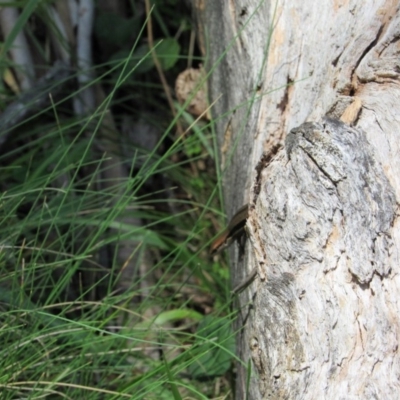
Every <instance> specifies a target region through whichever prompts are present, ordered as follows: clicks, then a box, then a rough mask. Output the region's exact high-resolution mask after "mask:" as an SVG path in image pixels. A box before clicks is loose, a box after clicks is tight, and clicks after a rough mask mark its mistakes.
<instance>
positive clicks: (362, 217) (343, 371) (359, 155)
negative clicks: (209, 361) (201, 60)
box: [194, 0, 400, 399]
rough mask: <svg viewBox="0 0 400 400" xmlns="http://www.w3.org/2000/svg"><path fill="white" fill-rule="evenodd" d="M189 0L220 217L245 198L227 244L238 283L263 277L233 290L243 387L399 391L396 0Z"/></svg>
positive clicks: (288, 392)
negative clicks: (209, 118) (220, 182)
mask: <svg viewBox="0 0 400 400" xmlns="http://www.w3.org/2000/svg"><path fill="white" fill-rule="evenodd" d="M194 10H195V13H196V18H197V21H198V27H199V33H200V42H201V43H202V44H203V48H204V50H205V49H208V50H209V52H208V59H209V64H208V66H207V69H208V71H209V72H210V79H209V93H210V102H213V101H214V100H216V99H217V98H219V97H220V100H219V101H217V103H216V104H215V106H214V107H213V116H214V117H216V118H217V131H218V135H219V145H220V150H221V163H222V166H223V167H224V168H225V180H224V194H225V199H226V205H227V210H228V215H232V214H233V213H234V211H235V210H236V209H237V208H239V207H240V206H241V205H242V204H244V203H246V202H249V203H250V205H251V206H250V217H249V220H248V223H247V229H248V236H249V241H248V244H247V246H246V252H245V256H244V257H242V258H240V257H239V254H238V249H237V247H234V248H232V249H231V251H230V258H231V267H232V275H233V281H234V284H235V283H238V282H239V281H240V280H242V279H243V278H244V277H245V276H246V275H247V274H248V273H249V272H250V271H251V269H252V268H253V267H256V268H257V269H258V275H259V277H258V278H257V280H256V281H255V282H254V283H253V284H252V285H250V286H249V287H248V288H247V290H246V291H244V292H243V293H241V294H240V295H239V296H238V301H237V303H238V308H239V310H240V313H239V318H238V321H237V327H238V328H239V327H240V328H241V327H243V329H241V330H240V334H239V335H238V354H239V355H240V357H241V359H242V360H243V361H244V365H247V361H248V360H249V359H250V360H251V365H252V374H251V382H250V386H249V387H250V392H249V398H250V399H261V398H273V399H278V398H279V399H280V398H282V399H283V398H285V399H286V398H287V399H292V398H296V399H316V398H325V399H340V398H346V399H349V398H373V397H375V398H397V396H398V392H399V386H400V385H399V375H400V360H399V349H398V336H399V332H400V318H399V315H400V302H399V300H398V295H397V293H399V285H400V280H399V274H398V272H399V254H398V243H400V238H399V233H400V230H399V227H398V225H399V224H398V209H397V203H396V198H398V197H399V194H400V174H399V171H400V157H399V156H398V147H399V144H398V143H399V139H398V132H399V131H400V118H399V116H398V115H399V113H398V104H400V90H399V72H400V61H399V60H400V58H399V52H400V51H399V37H400V23H399V22H400V13H399V1H385V0H378V1H376V0H366V1H363V2H357V1H347V2H345V1H332V2H330V3H323V4H322V3H321V2H300V1H284V0H278V1H274V2H267V1H265V2H264V1H261V2H260V1H252V0H232V1H229V2H214V1H212V2H211V1H209V2H203V1H200V0H199V1H194ZM223 54H224V56H223V57H222V59H221V56H222V55H223ZM219 60H220V61H219ZM326 115H328V116H330V117H331V118H332V119H325V118H324V117H325V116H326ZM220 116H225V117H220ZM338 119H342V120H343V121H345V122H346V123H347V124H343V123H341V122H339V121H338ZM306 121H309V123H306V124H304V123H305V122H306ZM350 124H352V125H353V127H350V126H349V125H350ZM296 127H298V128H297V129H295V130H292V129H293V128H296ZM289 132H291V133H290V134H289V135H287V134H288V133H289ZM286 136H287V138H286ZM285 138H286V143H285ZM236 144H237V147H235V145H236ZM230 152H233V156H232V162H229V159H230V156H229V154H230ZM246 379H247V375H246V371H245V368H244V367H241V366H240V365H239V366H238V379H237V390H236V396H237V398H238V399H243V398H245V396H246V394H245V391H246Z"/></svg>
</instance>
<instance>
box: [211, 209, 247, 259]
mask: <svg viewBox="0 0 400 400" xmlns="http://www.w3.org/2000/svg"><path fill="white" fill-rule="evenodd" d="M248 216H249V205H248V204H246V205H244V206H243V207H241V208H239V210H238V211H237V212H236V214H235V215H234V216H233V217H232V219H231V221H230V222H229V225H228V227H227V228H226V229H225V230H224V231H223V232H222V233H221V234H220V235H219V236H218V237H217V238H216V239H215V240H214V241H213V242H212V244H211V247H210V254H211V255H214V254H217V253H219V252H220V251H222V250H223V249H225V248H226V247H228V246H229V245H230V244H231V243H232V242H233V241H234V240H235V239H236V238H237V237H238V236H240V235H241V234H242V233H243V231H244V226H245V225H246V220H247V217H248Z"/></svg>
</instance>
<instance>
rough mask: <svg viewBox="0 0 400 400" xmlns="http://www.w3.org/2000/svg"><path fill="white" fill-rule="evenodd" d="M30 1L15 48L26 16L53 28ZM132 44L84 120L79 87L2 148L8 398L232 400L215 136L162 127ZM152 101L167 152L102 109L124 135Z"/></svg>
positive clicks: (17, 129)
mask: <svg viewBox="0 0 400 400" xmlns="http://www.w3.org/2000/svg"><path fill="white" fill-rule="evenodd" d="M36 3H37V2H33V1H26V2H25V6H26V8H25V11H24V12H23V14H21V18H20V20H19V23H18V24H17V25H16V27H15V29H14V31H13V35H15V34H17V33H18V32H19V31H20V30H21V29H22V28H23V27H24V25H25V23H26V22H27V21H29V16H30V14H31V13H36V14H35V15H36V17H37V18H39V19H40V18H42V20H43V21H47V20H46V18H45V14H40V13H41V12H43V9H42V8H41V7H44V5H43V4H41V5H40V7H38V8H36V6H37V4H36ZM155 18H156V19H157V21H158V20H160V19H161V21H162V16H161V13H160V12H159V11H157V13H156V14H155ZM44 25H45V27H46V29H55V28H54V26H52V25H51V24H49V25H46V23H45V22H44ZM160 25H162V29H161V30H162V31H163V32H164V34H165V35H166V34H167V31H168V27H166V26H164V24H161V23H160ZM169 29H170V28H169ZM138 32H139V36H138V39H137V41H136V42H135V43H134V44H133V45H132V46H131V48H130V49H129V51H128V52H127V53H126V54H128V55H126V56H125V58H119V59H116V58H115V57H113V54H111V55H110V56H109V58H108V59H107V60H100V61H101V62H100V61H99V63H98V64H96V65H95V66H94V70H95V71H96V75H97V78H94V80H93V81H91V82H90V83H88V85H87V87H94V86H95V85H101V86H103V88H106V89H104V91H105V92H106V96H105V98H104V99H103V100H102V101H101V102H100V103H99V104H98V105H97V106H96V108H95V109H94V110H93V111H92V113H91V114H90V115H86V116H85V115H81V116H77V115H74V113H73V112H72V105H71V103H72V99H73V98H74V97H76V96H78V95H79V94H80V93H81V92H80V91H81V90H84V89H85V88H82V89H74V90H72V91H71V90H69V91H68V90H67V93H65V94H64V96H63V97H62V98H55V99H52V102H51V103H49V105H47V106H46V107H43V109H42V110H40V112H39V111H35V113H34V114H33V115H30V116H29V117H27V119H26V120H25V121H23V122H21V123H18V124H16V125H15V126H13V128H12V133H11V134H10V135H9V136H8V138H7V141H6V144H5V145H4V147H3V150H4V149H6V151H2V155H1V156H0V173H1V176H2V179H1V184H2V192H1V197H0V249H1V251H0V319H1V323H0V344H1V345H0V363H1V365H0V371H1V372H0V393H1V399H5V400H8V399H17V398H18V399H19V398H29V399H39V398H49V399H53V398H54V399H59V398H65V399H122V398H128V399H156V398H157V399H160V398H161V399H183V398H196V399H217V398H229V396H231V395H230V393H231V392H232V386H231V382H230V381H231V379H232V376H233V372H232V365H233V364H232V363H233V361H234V360H235V359H236V356H235V354H234V353H235V348H234V333H233V332H232V328H231V324H232V321H233V319H234V318H235V312H233V311H231V307H230V301H231V298H230V293H229V272H228V268H227V264H226V262H225V260H224V258H223V257H219V258H218V259H212V258H211V257H210V256H209V255H208V247H209V244H210V242H211V240H212V238H213V236H214V235H215V233H216V230H217V229H218V226H221V225H219V224H220V223H221V216H222V215H223V214H222V213H221V211H220V203H219V200H220V193H221V191H220V188H219V186H218V176H217V173H218V172H217V171H218V167H217V166H216V165H215V164H213V163H218V159H217V150H216V148H215V138H214V137H213V134H212V132H211V128H210V126H211V125H212V124H210V123H204V122H200V123H199V122H197V123H195V122H194V119H193V117H191V116H190V115H188V114H187V113H186V112H184V111H183V108H182V107H180V106H178V105H177V104H176V105H175V106H176V116H175V117H171V116H170V115H169V111H168V109H167V107H166V106H165V101H164V100H163V99H162V95H160V92H161V93H162V91H161V86H160V85H154V81H155V80H154V79H153V78H154V73H155V70H154V66H152V65H151V63H150V64H145V61H146V59H145V58H143V48H144V47H143V46H142V45H143V43H142V40H143V38H142V37H141V36H140V29H138ZM142 32H143V31H142ZM11 39H12V38H11ZM11 39H8V40H7V41H6V42H5V45H4V47H3V53H1V54H2V57H3V59H2V65H3V67H5V66H8V67H9V66H10V65H11V64H10V60H8V59H7V57H6V50H8V49H9V48H10V46H11V45H12V40H11ZM141 46H142V47H141ZM159 46H160V45H159ZM172 48H173V50H174V51H176V47H173V46H172ZM139 50H140V51H139ZM162 50H163V51H164V53H163V54H164V57H165V58H166V59H168V58H171V57H176V54H173V55H171V56H169V55H168V54H166V53H165V52H166V51H167V50H165V47H164V48H162ZM43 54H45V50H43ZM138 54H139V55H140V54H142V56H141V58H140V57H139V58H137V59H136V60H138V61H135V57H136V56H137V55H138ZM179 57H183V56H182V55H180V56H179ZM184 57H186V55H184ZM132 60H133V62H132ZM170 61H171V60H170ZM176 62H178V61H176ZM138 63H139V64H138ZM138 65H139V66H140V65H141V67H142V70H141V72H140V74H144V75H138V71H137V67H138ZM170 65H171V62H169V63H168V68H172V67H170ZM144 66H145V67H146V68H147V70H145V71H144V72H143V67H144ZM48 67H49V66H47V68H48ZM152 74H153V75H152ZM171 74H172V72H171ZM141 77H142V78H143V79H141ZM72 78H73V76H72ZM139 83H140V84H141V86H139ZM132 86H134V87H135V90H136V91H135V92H134V93H132V95H130V94H129V90H130V88H131V87H132ZM149 93H150V94H151V96H149ZM157 93H158V94H157ZM149 97H150V98H151V100H149V103H148V104H147V107H148V108H150V109H151V108H154V107H157V108H158V109H159V110H160V112H159V114H160V116H161V117H160V119H159V120H157V121H154V120H153V122H155V125H156V127H157V128H158V129H159V130H160V131H161V132H162V134H161V137H160V139H159V141H158V144H157V145H156V146H155V147H154V148H152V149H150V150H144V149H143V148H140V147H138V146H136V145H134V144H133V143H124V144H122V145H120V142H119V141H120V140H122V137H120V134H119V132H115V131H114V130H113V129H112V125H110V124H109V121H108V113H109V110H111V112H112V115H113V117H114V120H115V121H116V122H117V123H119V120H118V115H120V114H122V111H121V110H124V112H126V111H128V112H129V111H132V113H133V114H134V115H135V116H136V117H137V116H138V115H140V113H139V112H138V111H137V110H135V108H134V105H135V104H137V101H144V100H143V99H148V98H149ZM132 99H133V100H132ZM2 100H3V102H4V103H10V102H12V101H13V100H14V98H12V96H10V95H9V93H8V94H7V96H6V95H3V98H2ZM146 101H147V100H146ZM142 115H144V117H146V113H143V114H142ZM150 119H151V116H150ZM178 119H179V120H181V121H182V122H185V121H186V124H193V129H192V132H191V133H190V134H187V135H185V136H183V137H176V135H175V127H176V122H177V120H178ZM4 133H5V132H3V134H4ZM116 143H117V144H118V145H116ZM122 147H123V149H124V150H125V151H126V153H122V152H121V151H120V149H121V148H122ZM116 149H117V150H118V151H116ZM114 150H115V151H114ZM127 154H129V155H127ZM204 164H207V169H204V167H203V166H204Z"/></svg>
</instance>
